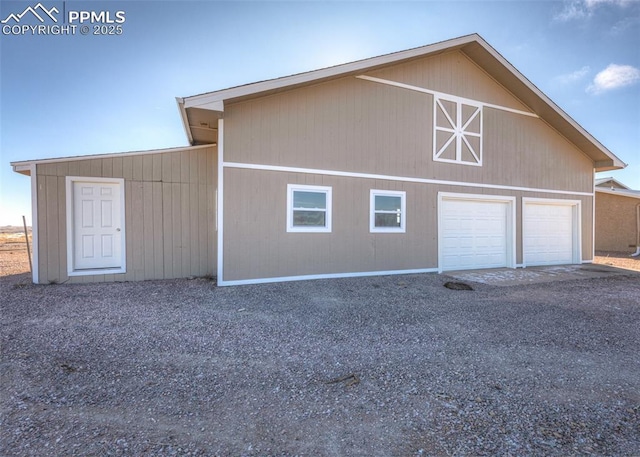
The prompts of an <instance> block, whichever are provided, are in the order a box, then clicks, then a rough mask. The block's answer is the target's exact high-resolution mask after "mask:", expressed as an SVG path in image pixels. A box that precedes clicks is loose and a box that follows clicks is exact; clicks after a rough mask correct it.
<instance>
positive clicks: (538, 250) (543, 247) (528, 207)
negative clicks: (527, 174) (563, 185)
mask: <svg viewBox="0 0 640 457" xmlns="http://www.w3.org/2000/svg"><path fill="white" fill-rule="evenodd" d="M574 208H575V204H574V203H571V202H567V203H566V204H562V203H554V204H545V203H530V202H529V203H527V202H525V204H524V210H523V213H524V214H523V219H524V222H523V225H524V237H523V251H524V262H525V264H526V265H528V266H534V265H562V264H571V263H574V262H575V261H576V258H575V254H574V253H575V249H576V245H577V242H578V241H577V239H576V236H577V235H576V233H577V231H576V228H575V227H574V224H576V222H575V217H574Z"/></svg>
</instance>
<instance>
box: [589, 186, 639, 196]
mask: <svg viewBox="0 0 640 457" xmlns="http://www.w3.org/2000/svg"><path fill="white" fill-rule="evenodd" d="M596 192H601V193H603V194H611V195H619V196H621V197H631V198H637V199H640V190H631V189H618V188H613V187H611V188H608V187H596Z"/></svg>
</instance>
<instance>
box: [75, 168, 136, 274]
mask: <svg viewBox="0 0 640 457" xmlns="http://www.w3.org/2000/svg"><path fill="white" fill-rule="evenodd" d="M74 182H92V183H95V182H101V183H111V184H118V185H119V186H120V220H121V230H122V236H121V241H120V242H121V245H120V248H121V250H122V251H121V252H122V261H121V263H120V266H119V267H115V268H113V267H111V268H92V269H82V270H76V269H75V266H74V263H73V183H74ZM66 205H67V275H68V276H87V275H104V274H119V273H126V272H127V243H126V232H127V230H126V221H125V199H124V179H123V178H95V177H86V176H67V177H66Z"/></svg>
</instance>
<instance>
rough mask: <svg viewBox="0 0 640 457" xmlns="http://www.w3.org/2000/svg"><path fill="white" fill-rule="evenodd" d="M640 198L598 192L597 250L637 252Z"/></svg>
mask: <svg viewBox="0 0 640 457" xmlns="http://www.w3.org/2000/svg"><path fill="white" fill-rule="evenodd" d="M638 205H640V198H632V197H625V196H621V195H612V194H607V193H605V192H596V250H598V251H620V252H635V249H634V248H632V247H631V246H635V245H636V243H637V236H638V235H637V230H638V227H637V224H638V222H636V219H637V211H638V210H637V207H638Z"/></svg>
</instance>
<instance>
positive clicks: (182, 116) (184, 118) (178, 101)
mask: <svg viewBox="0 0 640 457" xmlns="http://www.w3.org/2000/svg"><path fill="white" fill-rule="evenodd" d="M176 104H177V105H178V111H179V112H180V119H181V120H182V127H184V133H186V135H187V141H188V142H189V144H191V145H192V144H193V135H192V134H191V129H190V128H189V118H188V117H187V110H186V109H185V106H184V98H180V97H176Z"/></svg>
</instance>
